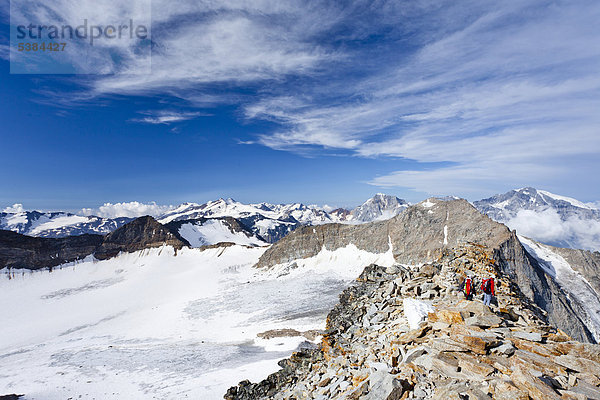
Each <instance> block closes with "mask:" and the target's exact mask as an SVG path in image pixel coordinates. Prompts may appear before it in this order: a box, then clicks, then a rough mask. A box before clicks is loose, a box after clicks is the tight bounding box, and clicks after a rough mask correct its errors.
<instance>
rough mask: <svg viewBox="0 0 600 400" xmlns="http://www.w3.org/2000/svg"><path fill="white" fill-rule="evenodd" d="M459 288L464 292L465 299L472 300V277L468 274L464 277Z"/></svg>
mask: <svg viewBox="0 0 600 400" xmlns="http://www.w3.org/2000/svg"><path fill="white" fill-rule="evenodd" d="M460 289H461V290H462V291H463V293H464V294H465V299H467V300H473V295H474V294H475V284H474V283H473V279H471V277H470V276H467V277H466V278H465V280H464V281H463V283H462V285H461V288H460Z"/></svg>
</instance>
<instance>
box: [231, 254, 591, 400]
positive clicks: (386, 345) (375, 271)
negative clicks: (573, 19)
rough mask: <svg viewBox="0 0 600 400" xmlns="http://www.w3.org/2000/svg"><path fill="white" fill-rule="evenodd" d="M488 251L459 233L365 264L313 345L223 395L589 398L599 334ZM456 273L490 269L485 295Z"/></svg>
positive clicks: (482, 273)
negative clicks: (590, 339) (567, 321)
mask: <svg viewBox="0 0 600 400" xmlns="http://www.w3.org/2000/svg"><path fill="white" fill-rule="evenodd" d="M499 254H500V253H499V252H498V251H494V250H493V249H491V248H489V247H486V246H483V245H480V244H475V243H465V244H462V245H459V246H455V247H453V248H451V249H450V248H448V249H445V250H443V251H442V253H441V254H440V255H439V257H438V258H437V259H436V260H434V261H431V262H428V263H424V264H421V265H418V266H416V265H415V266H403V265H400V264H398V265H396V266H392V267H387V268H384V267H380V266H377V265H371V266H369V267H367V268H366V269H365V270H364V271H363V273H362V274H361V275H360V276H359V277H358V279H357V280H356V282H355V284H353V285H352V286H351V287H349V288H348V289H346V290H345V291H344V292H343V293H342V294H341V295H340V302H339V304H338V305H337V306H335V307H334V309H333V310H331V312H330V313H329V315H328V318H327V330H326V332H324V335H323V338H322V341H321V343H320V344H319V345H318V346H313V347H310V346H305V348H303V349H301V350H300V351H298V352H296V353H294V354H293V355H292V356H291V357H290V358H289V359H286V360H282V361H281V362H280V363H279V364H280V366H281V367H282V369H281V370H280V371H278V372H276V373H274V374H272V375H270V376H269V377H268V378H267V379H265V380H264V381H262V382H259V383H250V382H248V381H243V382H240V383H239V385H237V386H235V387H232V388H230V389H229V390H228V391H227V394H226V395H225V399H229V400H250V399H365V400H366V399H373V400H381V399H384V400H385V399H387V400H400V399H444V400H447V399H456V400H465V399H470V400H471V399H478V400H479V399H506V400H509V399H511V400H512V399H540V400H542V399H544V400H546V399H600V346H599V345H596V344H590V343H583V342H580V341H576V340H574V339H573V338H572V337H571V336H569V335H568V334H567V333H565V332H564V331H562V330H560V329H558V328H556V327H555V326H554V325H553V324H551V323H550V321H549V315H548V312H547V311H545V310H544V309H542V308H540V307H539V306H538V305H536V303H535V302H533V301H532V300H531V299H530V298H529V297H528V296H527V295H526V294H525V293H524V292H523V291H522V290H521V289H520V287H519V285H518V282H517V280H516V279H515V278H514V277H513V276H512V275H510V274H506V273H505V272H504V267H503V266H502V265H501V261H500V260H499V259H498V255H499ZM467 275H471V276H475V277H479V278H484V277H490V276H492V277H494V278H495V279H496V282H497V289H496V297H495V302H494V303H492V305H491V306H490V307H488V306H485V305H484V304H483V303H482V301H481V299H480V298H479V296H476V297H475V299H474V300H473V301H468V300H466V299H464V296H463V294H462V292H461V290H460V282H461V281H462V280H463V279H464V277H465V276H467ZM479 294H480V293H478V295H479Z"/></svg>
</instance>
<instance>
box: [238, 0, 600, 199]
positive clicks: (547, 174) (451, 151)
mask: <svg viewBox="0 0 600 400" xmlns="http://www.w3.org/2000/svg"><path fill="white" fill-rule="evenodd" d="M443 14H444V10H440V14H439V15H438V17H443ZM455 16H456V15H455ZM599 16H600V5H599V4H597V3H593V2H589V1H577V2H570V3H567V2H558V3H555V4H553V5H552V6H547V5H544V4H543V3H542V2H537V1H529V2H521V3H519V5H515V4H514V3H511V4H498V5H496V6H491V7H489V10H487V11H484V12H481V14H480V15H479V16H478V17H477V18H475V19H474V20H468V19H466V18H456V19H455V20H453V21H451V22H449V21H446V20H445V22H444V24H442V25H441V26H440V25H436V23H432V24H431V25H430V28H431V29H432V30H436V29H440V30H445V31H448V30H450V31H451V32H449V33H446V34H440V35H437V34H435V33H434V34H430V33H429V32H426V33H424V35H425V36H427V35H431V36H433V37H435V40H432V41H431V42H428V43H426V44H425V45H423V46H420V47H419V48H418V49H417V50H416V51H415V52H414V53H412V54H410V55H408V56H407V57H406V58H404V59H401V60H399V61H398V62H396V63H389V64H387V65H385V66H384V67H382V70H381V71H380V72H378V73H374V74H372V75H370V76H367V77H365V78H361V79H357V80H355V81H354V82H351V83H349V84H348V85H347V88H345V89H343V90H342V93H343V94H344V95H345V96H344V97H345V99H346V101H339V96H340V92H339V91H338V92H336V98H334V97H333V96H329V97H328V98H327V96H326V99H327V100H329V101H327V100H326V101H325V102H323V101H319V100H318V97H319V96H323V93H324V92H326V91H327V89H326V88H325V89H323V88H318V90H315V91H314V92H312V93H308V94H307V93H305V94H304V96H303V97H294V98H290V97H289V96H282V97H279V98H277V97H268V98H265V99H264V100H262V101H261V102H259V103H257V104H253V105H250V106H248V107H246V116H247V117H248V118H264V119H268V120H271V121H276V122H279V123H280V124H282V126H283V128H282V129H280V130H278V131H276V132H274V133H268V134H264V135H262V136H261V137H260V141H261V143H262V144H264V145H266V146H269V147H272V148H274V149H279V150H289V151H294V150H296V149H302V151H306V146H310V145H312V146H315V147H316V148H318V147H321V148H331V149H345V150H348V151H349V152H350V154H352V155H354V156H360V157H392V158H399V159H409V160H414V161H418V162H421V163H439V166H437V167H431V166H429V167H428V168H427V169H426V168H419V169H416V170H401V171H393V172H390V173H389V174H387V175H383V176H378V177H375V178H374V179H372V180H371V183H372V184H373V185H376V186H383V187H407V188H412V189H415V190H418V191H423V192H428V193H478V194H481V193H486V192H488V191H493V190H497V188H498V186H499V185H500V186H502V185H503V186H507V187H514V186H515V185H519V184H523V185H526V184H528V183H531V182H534V183H536V184H540V182H546V183H549V184H550V186H551V185H552V183H556V182H559V181H563V182H564V181H565V180H570V179H573V177H572V175H573V170H577V169H578V168H580V171H587V172H590V173H588V174H585V173H583V174H582V175H581V176H584V177H587V178H592V179H593V174H591V172H592V171H593V170H595V169H598V168H600V165H599V163H598V162H593V161H592V162H590V160H591V159H593V158H594V155H595V154H598V153H599V152H600V134H599V133H600V132H599V129H600V128H598V126H600V115H599V114H598V113H597V111H596V110H598V109H599V107H600V80H599V79H598V77H597V73H596V72H595V71H597V70H598V68H600V46H598V45H597V43H599V40H600V32H598V31H597V30H595V29H593V28H592V27H593V26H594V22H593V21H595V20H596V19H597V18H598V17H599ZM423 22H428V21H427V20H425V21H423ZM434 22H435V21H434ZM449 25H451V26H453V28H454V29H448V28H449ZM592 165H593V167H592ZM488 193H489V192H488Z"/></svg>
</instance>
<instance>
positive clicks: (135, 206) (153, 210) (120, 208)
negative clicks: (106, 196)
mask: <svg viewBox="0 0 600 400" xmlns="http://www.w3.org/2000/svg"><path fill="white" fill-rule="evenodd" d="M173 208H174V206H164V205H158V204H156V203H154V202H152V203H140V202H137V201H131V202H128V203H115V204H112V203H104V205H102V206H100V207H98V208H97V209H92V208H84V209H82V210H81V214H83V215H96V216H98V217H104V218H117V217H129V218H136V217H141V216H144V215H151V216H153V217H157V216H159V215H161V214H163V213H165V212H167V211H169V210H172V209H173Z"/></svg>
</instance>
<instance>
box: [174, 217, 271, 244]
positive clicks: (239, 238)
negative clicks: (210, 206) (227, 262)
mask: <svg viewBox="0 0 600 400" xmlns="http://www.w3.org/2000/svg"><path fill="white" fill-rule="evenodd" d="M179 234H180V235H181V237H183V238H184V239H185V240H187V241H188V242H189V243H190V245H191V246H192V247H200V246H204V245H210V244H217V243H219V242H231V243H235V244H241V245H248V246H264V245H266V244H267V243H265V242H263V241H262V240H260V239H258V238H257V237H252V236H248V235H246V234H245V233H243V232H232V230H231V229H230V228H229V226H227V225H226V224H225V223H224V222H223V221H221V220H218V219H215V220H209V221H206V222H204V224H201V223H191V222H190V223H187V224H183V225H181V228H179Z"/></svg>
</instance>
